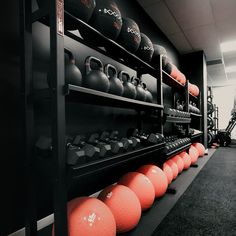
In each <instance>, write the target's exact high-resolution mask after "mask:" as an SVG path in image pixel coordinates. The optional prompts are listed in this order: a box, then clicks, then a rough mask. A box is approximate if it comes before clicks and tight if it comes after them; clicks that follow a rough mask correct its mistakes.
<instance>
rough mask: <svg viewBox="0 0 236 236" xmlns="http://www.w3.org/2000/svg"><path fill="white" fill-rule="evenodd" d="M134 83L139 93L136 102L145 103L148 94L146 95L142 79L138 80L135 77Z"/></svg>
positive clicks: (133, 78)
mask: <svg viewBox="0 0 236 236" xmlns="http://www.w3.org/2000/svg"><path fill="white" fill-rule="evenodd" d="M132 81H133V83H134V85H135V88H136V92H137V95H136V100H140V101H145V99H146V93H145V90H144V88H143V86H142V82H141V79H138V78H137V77H135V76H133V77H132Z"/></svg>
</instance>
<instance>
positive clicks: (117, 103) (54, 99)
mask: <svg viewBox="0 0 236 236" xmlns="http://www.w3.org/2000/svg"><path fill="white" fill-rule="evenodd" d="M20 7H21V9H20V23H21V39H22V41H21V43H22V47H21V48H22V51H21V68H22V71H21V73H22V100H23V105H24V114H23V115H24V118H25V155H26V157H27V159H26V166H27V169H28V171H27V176H28V178H27V179H28V183H27V196H28V206H27V209H28V211H27V215H26V235H27V236H28V235H30V236H34V235H37V217H36V205H35V204H36V196H35V195H34V187H35V186H34V144H35V140H36V138H37V137H35V133H34V108H33V106H34V96H35V94H38V93H42V94H44V92H46V94H47V96H50V99H51V111H52V116H51V121H52V122H51V137H52V145H53V150H52V155H53V157H52V158H53V168H54V171H53V186H54V187H53V208H54V230H55V234H54V235H55V236H66V235H67V207H66V206H67V183H68V182H67V181H68V176H70V178H69V179H76V178H77V177H78V176H81V175H87V174H88V173H90V174H91V173H93V172H94V171H97V170H99V169H100V170H101V169H104V168H111V167H113V166H115V165H122V164H124V163H126V162H127V161H132V160H134V159H137V158H142V157H143V156H145V155H147V154H150V153H155V152H160V151H162V150H163V149H164V147H165V143H162V144H158V145H153V146H151V147H147V148H143V149H140V150H137V151H133V152H130V153H126V154H123V155H117V156H114V157H111V158H107V159H104V160H99V161H97V162H94V163H88V164H85V165H81V166H77V167H74V168H70V170H69V171H68V170H67V168H66V167H67V166H66V148H65V143H66V141H65V140H66V133H65V132H66V131H65V130H66V123H65V107H66V103H67V101H68V100H69V101H70V100H72V101H77V102H78V103H81V102H82V103H83V102H87V103H90V104H95V105H100V106H111V104H112V106H114V107H121V108H129V109H135V110H137V115H138V118H139V119H138V127H141V123H142V120H141V119H142V117H141V115H140V114H141V111H146V110H151V111H153V110H155V111H157V118H155V120H156V123H157V130H156V131H157V132H159V133H161V134H163V126H164V114H163V85H162V83H165V84H166V85H168V86H170V87H172V88H173V90H174V91H175V92H176V91H177V92H179V93H184V94H185V103H186V104H187V106H186V111H187V112H188V111H189V107H188V104H189V100H190V99H195V100H196V99H198V98H196V97H194V96H192V95H191V94H189V92H188V81H187V83H186V85H185V86H183V85H182V84H180V83H178V82H177V81H175V80H174V79H173V78H172V77H171V76H170V75H169V74H167V73H166V72H165V71H164V70H162V57H161V56H160V64H159V67H158V69H156V68H153V67H152V66H151V65H149V64H148V63H146V62H144V61H142V60H141V59H139V58H138V57H137V56H135V55H133V54H131V53H130V52H128V51H127V50H125V49H124V48H123V47H121V46H120V45H118V44H117V43H116V42H114V41H112V40H110V39H108V38H106V37H104V36H103V35H102V34H101V33H99V32H98V31H96V30H95V29H93V28H92V27H91V26H89V25H87V24H86V23H84V22H83V21H81V20H78V19H76V18H74V17H73V16H72V15H70V14H69V13H67V12H65V11H64V0H50V8H49V9H39V10H37V11H36V12H33V13H32V10H31V9H32V2H31V0H20ZM64 14H66V15H67V16H68V17H70V18H71V19H72V20H73V21H74V22H75V23H76V24H77V25H78V28H82V29H83V30H86V31H87V33H88V34H89V33H91V34H94V35H96V37H98V38H99V39H100V40H101V41H102V42H103V43H104V45H107V46H109V47H110V48H115V49H116V50H120V52H121V54H122V55H123V56H124V58H126V61H125V62H124V61H120V60H119V59H118V58H116V57H115V55H112V54H109V53H107V52H105V51H103V50H102V49H99V48H94V46H92V45H88V43H87V42H85V41H84V40H83V39H81V38H79V37H78V36H76V35H74V34H73V33H71V32H69V31H65V32H64ZM35 21H40V22H41V23H43V24H46V25H48V26H49V28H50V69H51V70H50V72H51V73H50V79H51V82H52V84H51V88H50V89H47V91H35V90H34V89H33V73H32V53H33V52H32V23H33V22H35ZM65 37H70V38H72V39H74V40H75V41H78V43H83V44H85V45H88V46H90V47H91V48H93V49H95V50H97V51H98V52H100V53H102V54H104V55H106V56H108V57H111V58H113V59H116V60H117V61H118V62H120V63H123V64H125V65H127V66H129V67H130V68H132V69H134V70H136V71H137V75H138V76H139V75H142V74H150V75H152V76H153V77H155V78H156V79H157V103H156V104H155V103H146V102H141V101H137V100H133V99H128V98H124V97H119V96H116V95H112V94H108V93H103V92H100V91H96V90H91V89H87V88H84V87H77V86H73V85H65V78H64V70H65V68H64V38H65ZM111 51H112V50H111ZM111 101H112V102H111ZM173 103H174V102H173ZM109 104H110V105H109ZM199 104H200V103H199ZM181 121H182V122H183V123H185V124H187V125H188V129H187V130H188V131H189V125H190V122H191V121H190V120H189V119H184V118H183V120H178V118H176V119H174V120H171V122H177V123H178V122H181ZM200 136H201V135H199V137H200ZM189 146H190V144H189V145H185V146H184V147H182V148H179V149H178V150H176V152H173V153H175V154H177V153H179V152H181V151H183V150H186V149H187V148H189ZM173 153H170V154H169V155H168V154H166V156H170V155H172V154H173ZM166 156H164V157H163V160H164V159H165V158H166Z"/></svg>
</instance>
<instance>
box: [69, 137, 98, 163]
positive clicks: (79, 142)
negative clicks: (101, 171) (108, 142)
mask: <svg viewBox="0 0 236 236" xmlns="http://www.w3.org/2000/svg"><path fill="white" fill-rule="evenodd" d="M72 144H73V145H75V146H78V147H80V148H81V149H83V150H84V151H85V155H86V156H87V157H88V159H90V160H96V159H98V158H99V156H100V149H99V148H98V147H96V146H94V145H92V144H88V143H86V142H85V136H82V135H76V136H75V137H74V139H73V141H72Z"/></svg>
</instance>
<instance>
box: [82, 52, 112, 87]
mask: <svg viewBox="0 0 236 236" xmlns="http://www.w3.org/2000/svg"><path fill="white" fill-rule="evenodd" d="M92 61H93V62H95V63H96V64H97V65H98V66H99V68H98V69H94V70H92V68H91V62H92ZM85 70H86V76H85V78H84V79H83V83H82V85H83V86H84V87H87V88H91V89H95V90H99V91H102V92H108V90H109V87H110V82H109V79H108V78H107V76H106V75H105V73H104V72H103V64H102V62H101V60H99V59H98V58H96V57H93V56H89V57H87V58H86V60H85Z"/></svg>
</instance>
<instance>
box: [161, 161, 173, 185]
mask: <svg viewBox="0 0 236 236" xmlns="http://www.w3.org/2000/svg"><path fill="white" fill-rule="evenodd" d="M163 172H164V173H165V175H166V177H167V180H168V184H171V182H172V180H173V172H172V169H171V168H170V166H169V165H167V164H166V163H164V164H163Z"/></svg>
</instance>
